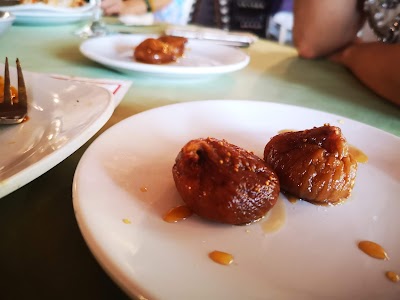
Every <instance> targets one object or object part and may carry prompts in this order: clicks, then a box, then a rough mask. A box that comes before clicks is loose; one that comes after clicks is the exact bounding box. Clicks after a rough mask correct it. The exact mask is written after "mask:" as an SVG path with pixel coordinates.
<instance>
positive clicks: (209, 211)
mask: <svg viewBox="0 0 400 300" xmlns="http://www.w3.org/2000/svg"><path fill="white" fill-rule="evenodd" d="M172 174H173V177H174V180H175V185H176V187H177V189H178V192H179V194H180V195H181V197H182V199H183V201H184V202H185V203H186V205H187V206H188V207H189V208H190V209H191V210H192V211H193V212H194V213H196V214H197V215H199V216H201V217H203V218H206V219H209V220H213V221H217V222H221V223H228V224H235V225H240V224H247V223H250V222H253V221H256V220H258V219H260V218H262V217H263V216H264V215H265V214H266V213H267V212H268V211H269V210H270V209H271V208H272V207H273V206H274V205H275V203H276V201H277V199H278V196H279V181H278V177H277V176H276V174H275V173H274V172H273V171H272V170H271V169H269V168H268V167H267V166H266V164H265V162H264V161H263V160H262V159H260V158H259V157H257V156H256V155H254V154H253V153H251V152H248V151H246V150H244V149H242V148H240V147H237V146H235V145H232V144H230V143H228V142H227V141H225V140H218V139H215V138H207V139H196V140H192V141H190V142H188V143H187V144H186V145H185V146H184V147H183V148H182V150H181V151H180V152H179V154H178V156H177V158H176V161H175V164H174V166H173V168H172Z"/></svg>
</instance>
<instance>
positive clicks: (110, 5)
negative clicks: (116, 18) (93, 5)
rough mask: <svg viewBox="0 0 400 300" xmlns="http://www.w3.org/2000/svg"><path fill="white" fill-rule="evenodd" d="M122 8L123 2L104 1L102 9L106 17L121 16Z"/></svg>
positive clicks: (119, 0)
mask: <svg viewBox="0 0 400 300" xmlns="http://www.w3.org/2000/svg"><path fill="white" fill-rule="evenodd" d="M122 7H123V2H122V0H103V1H102V3H101V8H102V9H103V12H104V14H105V15H106V16H109V15H114V14H119V13H120V12H121V10H122Z"/></svg>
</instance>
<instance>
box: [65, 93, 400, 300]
mask: <svg viewBox="0 0 400 300" xmlns="http://www.w3.org/2000/svg"><path fill="white" fill-rule="evenodd" d="M324 123H330V124H331V125H336V126H339V127H340V128H341V129H342V131H343V133H344V135H345V137H346V138H347V140H348V142H349V143H350V144H352V145H353V146H355V147H357V148H359V149H361V150H363V151H364V152H365V153H366V154H367V155H368V157H369V162H368V163H366V164H360V165H359V169H358V173H357V178H356V184H355V188H354V190H353V195H352V197H351V198H350V199H348V201H347V202H345V203H344V204H342V205H338V206H332V207H323V206H315V205H312V204H309V203H307V202H303V201H298V202H296V203H294V204H292V203H290V202H289V201H287V199H286V198H285V196H283V195H280V199H279V200H278V201H280V203H281V204H282V206H283V208H284V210H283V212H284V213H282V216H286V217H285V218H282V220H285V221H284V225H283V227H282V228H281V229H280V230H279V231H277V232H274V233H266V232H265V230H264V229H263V224H264V222H267V221H268V214H267V216H266V218H264V219H263V220H260V221H259V222H256V223H253V224H251V225H248V226H230V225H223V224H217V223H212V222H207V221H205V220H203V219H201V218H199V217H197V216H195V215H194V216H191V217H190V218H188V219H186V220H184V221H181V222H178V223H166V222H165V221H163V218H162V217H163V215H164V214H165V213H166V212H167V211H168V210H169V209H171V208H173V207H175V206H177V205H180V204H182V200H181V199H180V197H179V194H178V193H177V191H176V188H175V185H174V181H173V178H172V172H171V171H172V166H173V164H174V161H175V158H176V156H177V154H178V152H179V151H180V149H181V148H182V146H183V145H184V144H186V143H187V142H188V141H189V140H191V139H195V138H199V137H208V136H210V137H215V138H219V139H226V140H228V141H229V142H231V143H233V144H236V145H238V146H241V147H243V148H245V149H248V150H251V151H254V153H255V154H257V155H259V156H262V153H263V149H264V146H265V144H266V143H267V142H268V141H269V139H270V138H271V137H272V136H274V135H276V134H277V133H278V132H279V131H280V130H283V129H291V130H302V129H307V128H312V127H313V126H322V125H323V124H324ZM371 141H373V142H371ZM398 149H400V139H399V138H397V137H395V136H393V135H391V134H388V133H386V132H383V131H381V130H378V129H376V128H373V127H370V126H368V125H365V124H362V123H359V122H355V121H352V120H349V119H346V118H344V117H340V116H336V115H332V114H328V113H324V112H319V111H315V110H311V109H306V108H301V107H296V106H289V105H283V104H275V103H268V102H257V101H238V100H237V101H235V100H216V101H199V102H188V103H183V104H174V105H168V106H164V107H160V108H156V109H153V110H149V111H146V112H143V113H140V114H137V115H134V116H132V117H130V118H127V119H125V120H123V121H121V122H120V123H118V124H116V125H114V126H113V127H111V128H110V129H108V130H107V131H106V132H104V133H103V134H102V135H101V136H100V137H99V138H97V139H96V140H95V141H94V142H93V143H92V144H91V146H90V147H89V148H88V149H87V151H86V152H85V153H84V155H83V157H82V159H81V161H80V162H79V164H78V167H77V170H76V173H75V177H74V184H73V204H74V209H75V213H76V218H77V221H78V224H79V227H80V229H81V232H82V234H83V237H84V238H85V240H86V242H87V244H88V246H89V248H90V249H91V251H92V252H93V254H94V255H95V257H96V258H97V260H98V261H99V263H100V264H101V265H102V267H103V268H104V269H105V270H106V271H107V272H108V273H109V274H110V276H111V277H112V278H113V279H114V280H115V281H116V282H117V283H118V284H119V285H120V286H121V287H122V288H123V289H124V290H125V291H126V292H127V293H128V294H129V295H130V296H135V297H138V299H240V300H243V299H335V300H337V299H398V295H399V291H400V290H399V285H398V284H397V285H396V284H395V283H393V282H391V281H389V280H388V279H387V278H386V277H385V272H386V271H395V272H397V273H399V272H400V259H399V257H400V239H399V236H400V219H399V218H398V213H399V211H400V201H399V200H398V195H399V194H400V173H399V170H400V157H399V155H398ZM274 209H275V208H274ZM360 240H371V241H374V242H376V243H379V244H380V245H382V246H383V247H384V248H385V250H386V251H387V253H388V255H389V257H390V259H389V260H387V261H383V260H378V259H374V258H371V257H369V256H367V255H366V254H364V253H363V252H361V251H360V250H359V249H358V247H357V244H358V242H359V241H360ZM213 250H220V251H224V252H228V253H230V254H232V255H233V256H234V262H233V264H231V265H229V266H223V265H219V264H217V263H215V262H213V261H211V260H210V259H209V257H208V254H209V252H211V251H213Z"/></svg>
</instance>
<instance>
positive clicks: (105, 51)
mask: <svg viewBox="0 0 400 300" xmlns="http://www.w3.org/2000/svg"><path fill="white" fill-rule="evenodd" d="M149 37H155V36H154V35H132V34H129V35H128V34H124V35H113V36H107V37H100V38H94V39H89V40H86V41H84V42H83V43H82V44H81V46H80V50H81V52H82V54H83V55H85V56H86V57H88V58H89V59H92V60H94V61H96V62H98V63H100V64H103V65H105V66H107V67H110V68H112V69H115V70H118V71H120V72H124V73H128V74H130V73H132V72H142V73H149V74H152V75H159V76H168V77H171V76H174V77H175V76H180V77H183V78H185V77H186V78H187V77H188V76H189V77H190V76H199V75H213V74H223V73H227V72H233V71H237V70H240V69H242V68H244V67H245V66H247V64H248V63H249V60H250V58H249V56H248V55H247V54H245V53H244V52H243V51H241V50H239V49H236V48H232V47H227V46H221V45H217V44H215V43H212V42H205V41H199V40H189V42H188V44H187V46H186V51H185V55H184V57H183V58H181V59H179V60H178V61H177V62H175V63H171V64H163V65H153V64H145V63H140V62H137V61H135V60H134V57H133V51H134V48H135V47H136V46H137V45H138V44H140V43H141V42H142V41H144V40H145V39H147V38H149Z"/></svg>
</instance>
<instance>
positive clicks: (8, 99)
mask: <svg viewBox="0 0 400 300" xmlns="http://www.w3.org/2000/svg"><path fill="white" fill-rule="evenodd" d="M3 105H12V99H11V91H10V71H9V70H8V58H7V57H6V64H5V67H4V100H3Z"/></svg>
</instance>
